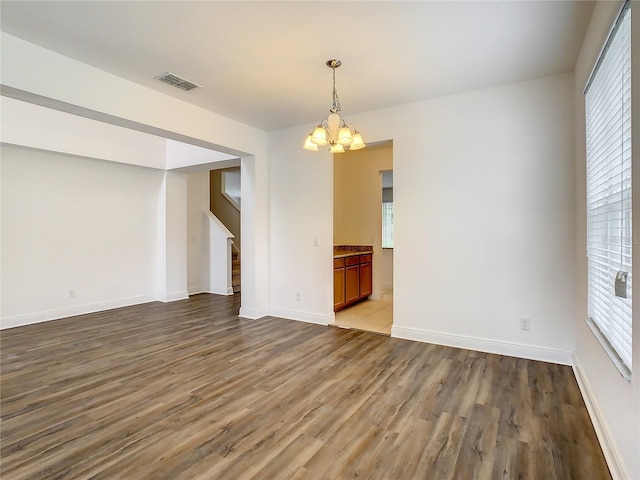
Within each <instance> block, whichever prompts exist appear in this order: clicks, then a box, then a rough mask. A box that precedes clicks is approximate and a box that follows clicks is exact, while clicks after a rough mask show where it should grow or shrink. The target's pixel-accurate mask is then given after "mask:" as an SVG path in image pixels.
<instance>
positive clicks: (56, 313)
mask: <svg viewBox="0 0 640 480" xmlns="http://www.w3.org/2000/svg"><path fill="white" fill-rule="evenodd" d="M154 300H156V296H155V295H141V296H137V297H128V298H120V299H118V300H109V301H107V302H97V303H90V304H85V305H74V306H73V307H65V308H58V309H55V310H47V311H44V312H35V313H27V314H23V315H15V316H13V317H6V318H3V319H2V320H0V329H5V328H14V327H21V326H23V325H31V324H33V323H40V322H48V321H50V320H58V319H60V318H66V317H75V316H76V315H84V314H87V313H94V312H101V311H103V310H111V309H113V308H120V307H130V306H131V305H139V304H141V303H149V302H153V301H154Z"/></svg>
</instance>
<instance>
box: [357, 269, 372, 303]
mask: <svg viewBox="0 0 640 480" xmlns="http://www.w3.org/2000/svg"><path fill="white" fill-rule="evenodd" d="M372 283H373V282H372V275H371V264H370V263H363V264H361V265H360V298H364V297H368V296H369V295H371V294H372V293H373V288H372Z"/></svg>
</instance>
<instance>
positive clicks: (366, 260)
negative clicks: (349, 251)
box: [360, 253, 371, 263]
mask: <svg viewBox="0 0 640 480" xmlns="http://www.w3.org/2000/svg"><path fill="white" fill-rule="evenodd" d="M360 263H371V254H370V253H367V254H366V255H360Z"/></svg>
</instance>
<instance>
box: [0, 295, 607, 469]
mask: <svg viewBox="0 0 640 480" xmlns="http://www.w3.org/2000/svg"><path fill="white" fill-rule="evenodd" d="M238 307H239V297H238V296H232V297H219V296H214V295H198V296H195V297H192V298H191V299H189V300H184V301H180V302H174V303H170V304H160V303H151V304H146V305H140V306H135V307H127V308H123V309H118V310H111V311H108V312H101V313H96V314H91V315H84V316H79V317H74V318H68V319H63V320H57V321H53V322H47V323H41V324H37V325H31V326H26V327H19V328H15V329H10V330H5V331H3V332H2V333H1V368H2V371H1V374H2V378H1V384H0V387H1V404H0V407H1V412H0V413H1V424H0V428H1V450H0V453H1V475H2V478H3V479H4V480H20V479H133V480H138V479H154V480H155V479H171V480H175V479H189V480H193V479H207V480H210V479H253V478H255V479H286V480H289V479H303V478H304V479H322V480H332V479H347V478H350V479H353V478H359V479H379V478H384V479H393V480H410V479H421V478H424V479H431V480H444V479H464V480H467V479H475V478H477V479H507V478H509V479H544V480H551V479H563V480H564V479H588V480H598V479H609V478H610V476H609V472H608V470H607V467H606V464H605V461H604V458H603V455H602V452H601V450H600V447H599V445H598V442H597V440H596V437H595V433H594V430H593V427H592V425H591V422H590V420H589V417H588V415H587V411H586V409H585V405H584V403H583V401H582V398H581V396H580V393H579V391H578V387H577V385H576V381H575V378H574V377H573V373H572V371H571V369H570V368H569V367H565V366H559V365H554V364H549V363H542V362H534V361H528V360H521V359H516V358H511V357H504V356H499V355H490V354H485V353H478V352H473V351H468V350H460V349H455V348H447V347H441V346H436V345H429V344H423V343H417V342H410V341H405V340H399V339H395V338H389V337H385V336H381V335H376V334H371V333H366V332H360V331H354V330H342V329H337V328H329V327H322V326H318V325H311V324H306V323H301V322H295V321H289V320H282V319H277V318H265V319H261V320H244V319H239V318H238V317H237V311H238Z"/></svg>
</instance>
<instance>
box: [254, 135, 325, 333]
mask: <svg viewBox="0 0 640 480" xmlns="http://www.w3.org/2000/svg"><path fill="white" fill-rule="evenodd" d="M308 128H309V127H308V126H304V127H300V128H297V129H290V130H284V131H280V132H276V133H273V134H272V135H271V137H270V144H271V148H270V151H269V169H270V176H269V184H270V196H269V199H270V207H271V210H270V221H271V243H270V247H271V251H270V252H269V259H270V266H271V268H270V271H271V275H270V279H269V285H270V297H269V298H270V301H269V304H270V311H269V312H270V314H271V315H277V316H281V317H284V318H293V319H296V320H304V321H309V322H316V323H320V324H327V323H330V322H332V321H333V320H334V318H335V317H334V314H333V161H332V157H331V155H330V154H329V152H328V150H323V151H321V152H309V151H307V150H303V149H302V148H301V147H302V143H301V142H302V141H303V140H304V138H305V137H306V135H308V134H309V132H308ZM244 186H245V180H244V177H243V178H242V188H243V189H244ZM244 202H245V195H244V190H243V194H242V205H243V209H242V214H243V216H244V212H245V210H244ZM242 228H243V232H244V223H243V225H242ZM315 239H317V241H318V243H317V244H318V247H315V246H314V245H315V243H314V240H315ZM242 245H243V252H242V264H243V265H244V263H245V261H246V260H247V257H246V255H245V252H244V239H243V244H242ZM243 275H244V272H243ZM244 289H245V282H244V276H243V278H242V291H243V294H244ZM296 292H299V293H300V301H296Z"/></svg>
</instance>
